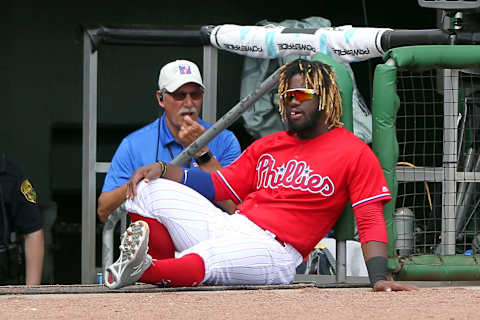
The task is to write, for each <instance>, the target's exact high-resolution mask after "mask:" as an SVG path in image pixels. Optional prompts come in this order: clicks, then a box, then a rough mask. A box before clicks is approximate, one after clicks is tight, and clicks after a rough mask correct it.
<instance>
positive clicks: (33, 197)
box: [20, 179, 37, 203]
mask: <svg viewBox="0 0 480 320" xmlns="http://www.w3.org/2000/svg"><path fill="white" fill-rule="evenodd" d="M20 191H21V192H22V193H23V195H24V196H25V199H27V201H29V202H31V203H37V193H36V192H35V189H33V186H32V184H31V183H30V181H28V179H25V181H23V182H22V185H21V186H20Z"/></svg>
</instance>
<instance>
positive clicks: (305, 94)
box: [281, 88, 317, 103]
mask: <svg viewBox="0 0 480 320" xmlns="http://www.w3.org/2000/svg"><path fill="white" fill-rule="evenodd" d="M315 94H317V92H316V91H315V90H313V89H307V88H295V89H289V90H287V91H285V92H284V93H282V96H281V97H282V100H283V101H284V102H285V103H290V102H292V100H293V98H295V100H297V101H298V102H303V101H306V100H312V99H313V97H314V96H315Z"/></svg>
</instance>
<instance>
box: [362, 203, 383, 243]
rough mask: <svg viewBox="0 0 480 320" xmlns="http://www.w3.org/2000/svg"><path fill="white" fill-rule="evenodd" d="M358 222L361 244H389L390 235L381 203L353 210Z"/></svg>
mask: <svg viewBox="0 0 480 320" xmlns="http://www.w3.org/2000/svg"><path fill="white" fill-rule="evenodd" d="M353 212H354V214H355V218H356V221H357V227H358V234H359V235H360V242H361V243H365V242H368V241H379V242H384V243H388V234H387V229H386V226H385V218H384V217H383V206H382V203H381V202H380V201H374V202H368V203H366V204H365V205H362V206H356V207H354V208H353Z"/></svg>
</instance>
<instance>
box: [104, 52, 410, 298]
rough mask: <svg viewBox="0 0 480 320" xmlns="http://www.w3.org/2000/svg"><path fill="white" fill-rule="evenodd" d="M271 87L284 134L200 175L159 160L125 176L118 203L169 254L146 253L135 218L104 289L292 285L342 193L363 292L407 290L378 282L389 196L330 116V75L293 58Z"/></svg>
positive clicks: (335, 93) (336, 98) (337, 100)
mask: <svg viewBox="0 0 480 320" xmlns="http://www.w3.org/2000/svg"><path fill="white" fill-rule="evenodd" d="M278 94H279V95H278V96H279V105H280V113H281V117H282V119H283V121H285V122H287V124H288V130H287V131H283V132H279V133H274V134H272V135H270V136H267V137H264V138H261V139H259V140H256V141H255V142H253V143H252V144H251V145H250V146H249V147H248V148H247V149H246V150H245V151H244V152H243V153H242V155H241V156H240V157H239V158H238V159H237V160H235V161H234V162H233V163H232V164H231V165H229V166H227V167H225V168H223V169H220V170H217V171H216V172H213V173H207V172H204V171H201V170H198V169H190V170H189V169H185V168H179V167H176V166H173V165H171V164H166V163H165V162H162V161H159V162H158V163H155V164H151V165H148V166H145V167H142V168H139V169H138V170H136V171H135V173H134V175H133V176H132V178H131V179H130V180H129V182H128V183H127V198H128V200H127V201H126V206H127V208H128V210H130V211H132V212H135V213H137V214H139V215H141V216H145V217H148V218H151V219H156V220H158V221H160V222H161V223H162V224H163V225H164V226H165V227H166V230H167V231H166V232H168V233H169V235H170V237H171V239H172V244H173V246H174V247H175V249H176V250H177V251H178V252H179V255H178V256H177V257H173V256H172V257H170V258H163V259H159V258H157V257H155V256H151V255H149V254H148V253H147V248H148V235H149V229H148V225H147V224H145V223H143V222H141V221H139V222H135V223H133V224H132V225H131V226H130V227H129V228H128V229H127V231H126V232H125V233H124V235H123V236H122V240H121V245H120V257H119V258H118V260H117V261H116V262H115V263H113V264H112V265H110V266H108V267H107V270H106V271H107V279H106V285H107V286H108V287H110V288H121V287H123V286H126V285H130V284H133V283H135V282H136V281H141V282H145V283H151V284H162V285H166V286H174V287H176V286H196V285H199V284H213V285H236V284H243V285H247V284H288V283H291V282H292V281H293V280H294V277H295V273H296V267H297V266H298V265H299V264H300V263H301V262H302V260H303V259H304V258H305V257H306V256H307V255H308V254H309V253H310V252H311V251H312V249H313V248H314V246H315V245H316V244H317V243H318V242H319V241H320V240H321V239H322V238H323V237H324V236H325V235H326V234H327V232H328V231H329V230H330V229H331V228H332V227H333V226H334V224H335V222H336V221H337V219H338V218H339V217H340V215H341V213H342V211H343V209H344V207H345V206H346V204H347V201H348V200H350V201H351V203H352V206H353V210H354V215H355V219H356V222H357V226H358V230H359V235H360V240H361V244H362V250H363V256H364V259H365V262H366V265H367V269H368V274H369V278H370V282H371V285H372V287H373V290H374V291H392V290H393V291H396V290H412V289H414V288H415V287H414V286H411V285H407V284H402V283H398V282H395V281H389V280H387V249H388V245H387V242H388V238H387V237H388V236H387V231H386V227H385V220H384V217H383V205H384V204H385V203H387V202H388V201H390V199H391V195H390V192H389V189H388V187H387V183H386V181H385V177H384V175H383V172H382V170H381V168H380V164H379V162H378V160H377V158H376V157H375V155H374V154H373V152H372V151H371V149H370V148H369V147H368V146H367V145H366V144H365V143H363V142H362V141H361V140H360V139H358V138H356V137H355V136H354V135H353V134H352V133H351V132H350V131H348V130H346V129H344V128H343V124H342V123H341V122H340V116H341V96H340V93H339V90H338V87H337V84H336V80H335V74H334V73H333V72H332V70H331V69H330V67H328V66H327V65H325V64H322V63H320V62H315V61H307V60H301V59H298V60H295V61H292V62H290V63H288V64H286V65H285V66H283V67H282V70H281V74H280V83H279V88H278ZM137 183H138V184H137ZM225 199H231V200H233V201H235V202H236V203H237V204H238V206H237V211H236V213H235V214H233V215H225V214H218V210H219V209H218V208H217V207H215V206H214V205H212V203H211V201H212V200H213V201H218V200H225ZM166 245H168V244H166Z"/></svg>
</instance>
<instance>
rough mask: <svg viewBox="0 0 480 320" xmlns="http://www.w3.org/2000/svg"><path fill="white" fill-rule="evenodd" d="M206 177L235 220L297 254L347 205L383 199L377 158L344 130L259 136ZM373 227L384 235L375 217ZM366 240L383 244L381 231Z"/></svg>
mask: <svg viewBox="0 0 480 320" xmlns="http://www.w3.org/2000/svg"><path fill="white" fill-rule="evenodd" d="M212 178H213V183H214V188H215V195H216V196H215V201H219V200H225V199H228V198H230V199H233V200H234V201H235V202H236V203H240V205H239V206H238V208H237V209H238V210H239V211H240V212H241V213H242V214H244V215H246V216H247V217H248V218H249V219H250V220H252V221H253V222H255V223H256V224H257V225H258V226H259V227H261V228H263V229H266V230H269V231H271V232H273V233H274V234H276V235H277V237H278V238H279V239H280V240H282V241H285V242H287V243H290V244H291V245H292V246H293V247H295V249H297V250H298V251H299V252H300V253H301V254H302V255H303V256H307V255H308V254H309V253H310V252H311V251H312V250H313V248H314V247H315V245H316V244H317V243H318V242H319V241H320V240H321V239H322V238H323V237H324V236H325V235H326V234H327V232H328V231H329V230H331V229H332V227H333V226H334V225H335V222H336V221H337V219H338V218H339V216H340V215H341V213H342V212H343V209H344V208H345V206H346V204H347V201H348V200H350V201H351V203H352V206H353V207H354V208H355V207H357V206H363V205H365V204H367V203H371V202H375V201H382V202H383V203H386V202H388V201H389V200H390V199H391V196H390V192H389V190H388V188H387V184H386V181H385V177H384V175H383V172H382V170H381V168H380V164H379V162H378V159H377V158H376V157H375V155H374V154H373V152H372V151H371V149H370V148H369V147H368V146H367V145H366V144H365V143H364V142H362V141H361V140H360V139H358V138H357V137H355V136H354V135H353V134H352V133H351V132H349V131H348V130H346V129H344V128H335V129H333V130H330V131H329V132H327V133H325V134H322V135H321V136H319V137H316V138H314V139H309V140H299V139H297V138H296V135H290V134H289V133H288V132H286V131H282V132H279V133H275V134H272V135H270V136H267V137H264V138H262V139H259V140H257V141H255V142H254V143H252V144H251V145H250V146H249V147H248V148H247V149H246V150H245V151H244V152H243V153H242V155H241V156H240V157H239V158H238V159H237V160H236V161H234V162H233V163H232V164H230V166H228V167H225V168H223V169H221V170H219V171H217V172H215V173H212ZM355 214H357V213H355ZM359 218H362V217H358V216H356V219H357V221H358V219H359ZM370 218H371V217H369V218H368V219H370ZM364 219H365V217H364ZM376 223H377V224H378V223H380V224H383V225H382V226H380V229H381V230H385V221H384V219H383V216H381V217H377V219H374V220H373V221H372V223H371V224H376ZM367 224H368V223H367ZM362 225H365V224H364V223H363V224H362ZM378 227H379V225H375V228H372V230H379V228H378ZM361 231H364V230H361ZM370 233H372V232H370ZM361 234H362V233H361ZM363 234H365V232H363ZM366 234H368V230H367V231H366ZM372 240H376V241H382V242H387V239H386V231H385V232H384V233H383V234H379V235H372V234H369V235H368V241H372Z"/></svg>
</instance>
